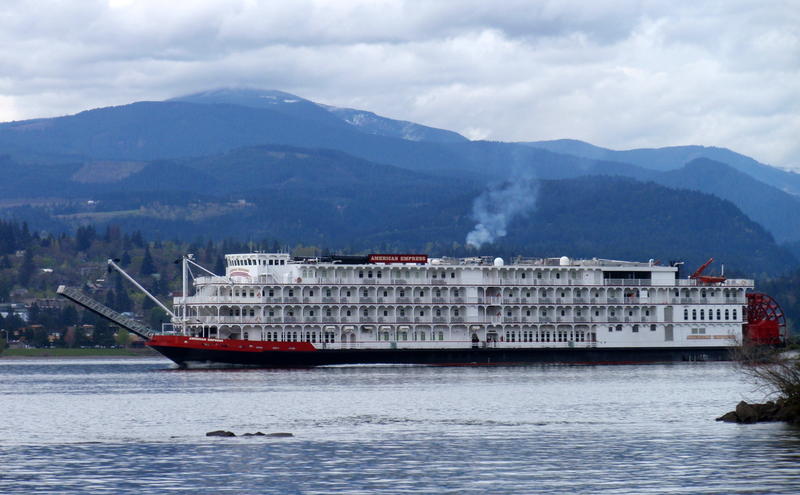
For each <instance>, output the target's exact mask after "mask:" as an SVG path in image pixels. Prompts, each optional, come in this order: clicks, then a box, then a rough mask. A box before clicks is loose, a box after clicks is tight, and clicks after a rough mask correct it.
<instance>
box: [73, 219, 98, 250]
mask: <svg viewBox="0 0 800 495" xmlns="http://www.w3.org/2000/svg"><path fill="white" fill-rule="evenodd" d="M96 237H97V233H96V232H95V230H94V227H93V226H91V225H87V226H85V227H78V230H77V231H76V232H75V246H76V248H77V249H78V251H86V250H87V249H89V248H90V247H92V242H94V240H95V238H96Z"/></svg>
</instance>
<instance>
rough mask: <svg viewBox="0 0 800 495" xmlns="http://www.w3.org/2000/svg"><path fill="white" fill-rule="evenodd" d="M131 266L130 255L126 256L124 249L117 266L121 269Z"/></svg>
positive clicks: (126, 251)
mask: <svg viewBox="0 0 800 495" xmlns="http://www.w3.org/2000/svg"><path fill="white" fill-rule="evenodd" d="M130 264H131V255H130V254H128V250H127V249H126V250H125V251H124V252H123V253H122V257H121V258H120V259H119V266H121V267H122V268H127V267H128V266H129V265H130Z"/></svg>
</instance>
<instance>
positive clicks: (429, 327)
mask: <svg viewBox="0 0 800 495" xmlns="http://www.w3.org/2000/svg"><path fill="white" fill-rule="evenodd" d="M412 256H419V258H417V259H420V260H422V262H418V263H368V262H366V257H364V260H363V262H362V263H359V264H344V263H340V262H336V261H334V260H331V259H303V260H297V259H293V258H292V257H291V256H290V255H288V254H281V253H250V254H231V255H227V256H226V257H225V260H226V265H227V267H226V273H225V276H199V277H197V278H195V279H194V284H193V289H194V291H193V294H191V295H188V294H185V297H184V295H182V296H180V297H176V298H175V299H174V308H175V314H176V317H175V318H173V328H174V330H175V331H177V332H178V333H179V334H183V335H187V336H191V337H201V338H207V339H234V340H243V341H247V340H251V341H272V342H309V343H311V344H313V346H314V348H317V349H340V348H341V349H349V348H358V349H373V348H374V349H432V348H442V349H447V348H470V347H473V348H474V347H476V346H479V347H498V348H502V347H513V348H536V347H598V348H600V347H609V348H612V347H613V348H636V347H687V346H691V347H702V346H709V347H712V346H714V347H719V346H733V345H736V344H737V342H738V341H739V340H740V339H741V336H742V325H743V324H744V323H745V317H746V315H745V314H744V313H745V311H744V307H745V305H746V304H747V301H746V296H745V293H746V291H747V290H749V289H752V288H753V281H752V280H744V279H739V280H736V279H728V280H725V281H723V282H719V283H714V284H706V283H703V282H700V281H697V280H692V279H678V278H677V268H676V267H672V266H659V265H657V264H655V263H653V262H645V263H638V262H627V261H613V260H602V259H591V260H573V259H569V258H566V257H562V258H543V259H516V260H514V262H513V263H504V261H503V260H502V259H499V258H498V259H492V258H462V259H454V258H433V259H427V257H426V256H424V255H412ZM372 259H373V260H375V259H381V258H378V257H375V258H372ZM350 261H352V260H350Z"/></svg>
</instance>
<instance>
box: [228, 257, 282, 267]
mask: <svg viewBox="0 0 800 495" xmlns="http://www.w3.org/2000/svg"><path fill="white" fill-rule="evenodd" d="M285 264H286V260H254V259H250V258H248V259H243V260H229V263H228V265H229V266H259V265H260V266H273V265H285Z"/></svg>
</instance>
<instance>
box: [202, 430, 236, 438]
mask: <svg viewBox="0 0 800 495" xmlns="http://www.w3.org/2000/svg"><path fill="white" fill-rule="evenodd" d="M206 436H207V437H235V436H236V434H235V433H234V432H232V431H225V430H214V431H209V432H208V433H206Z"/></svg>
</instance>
